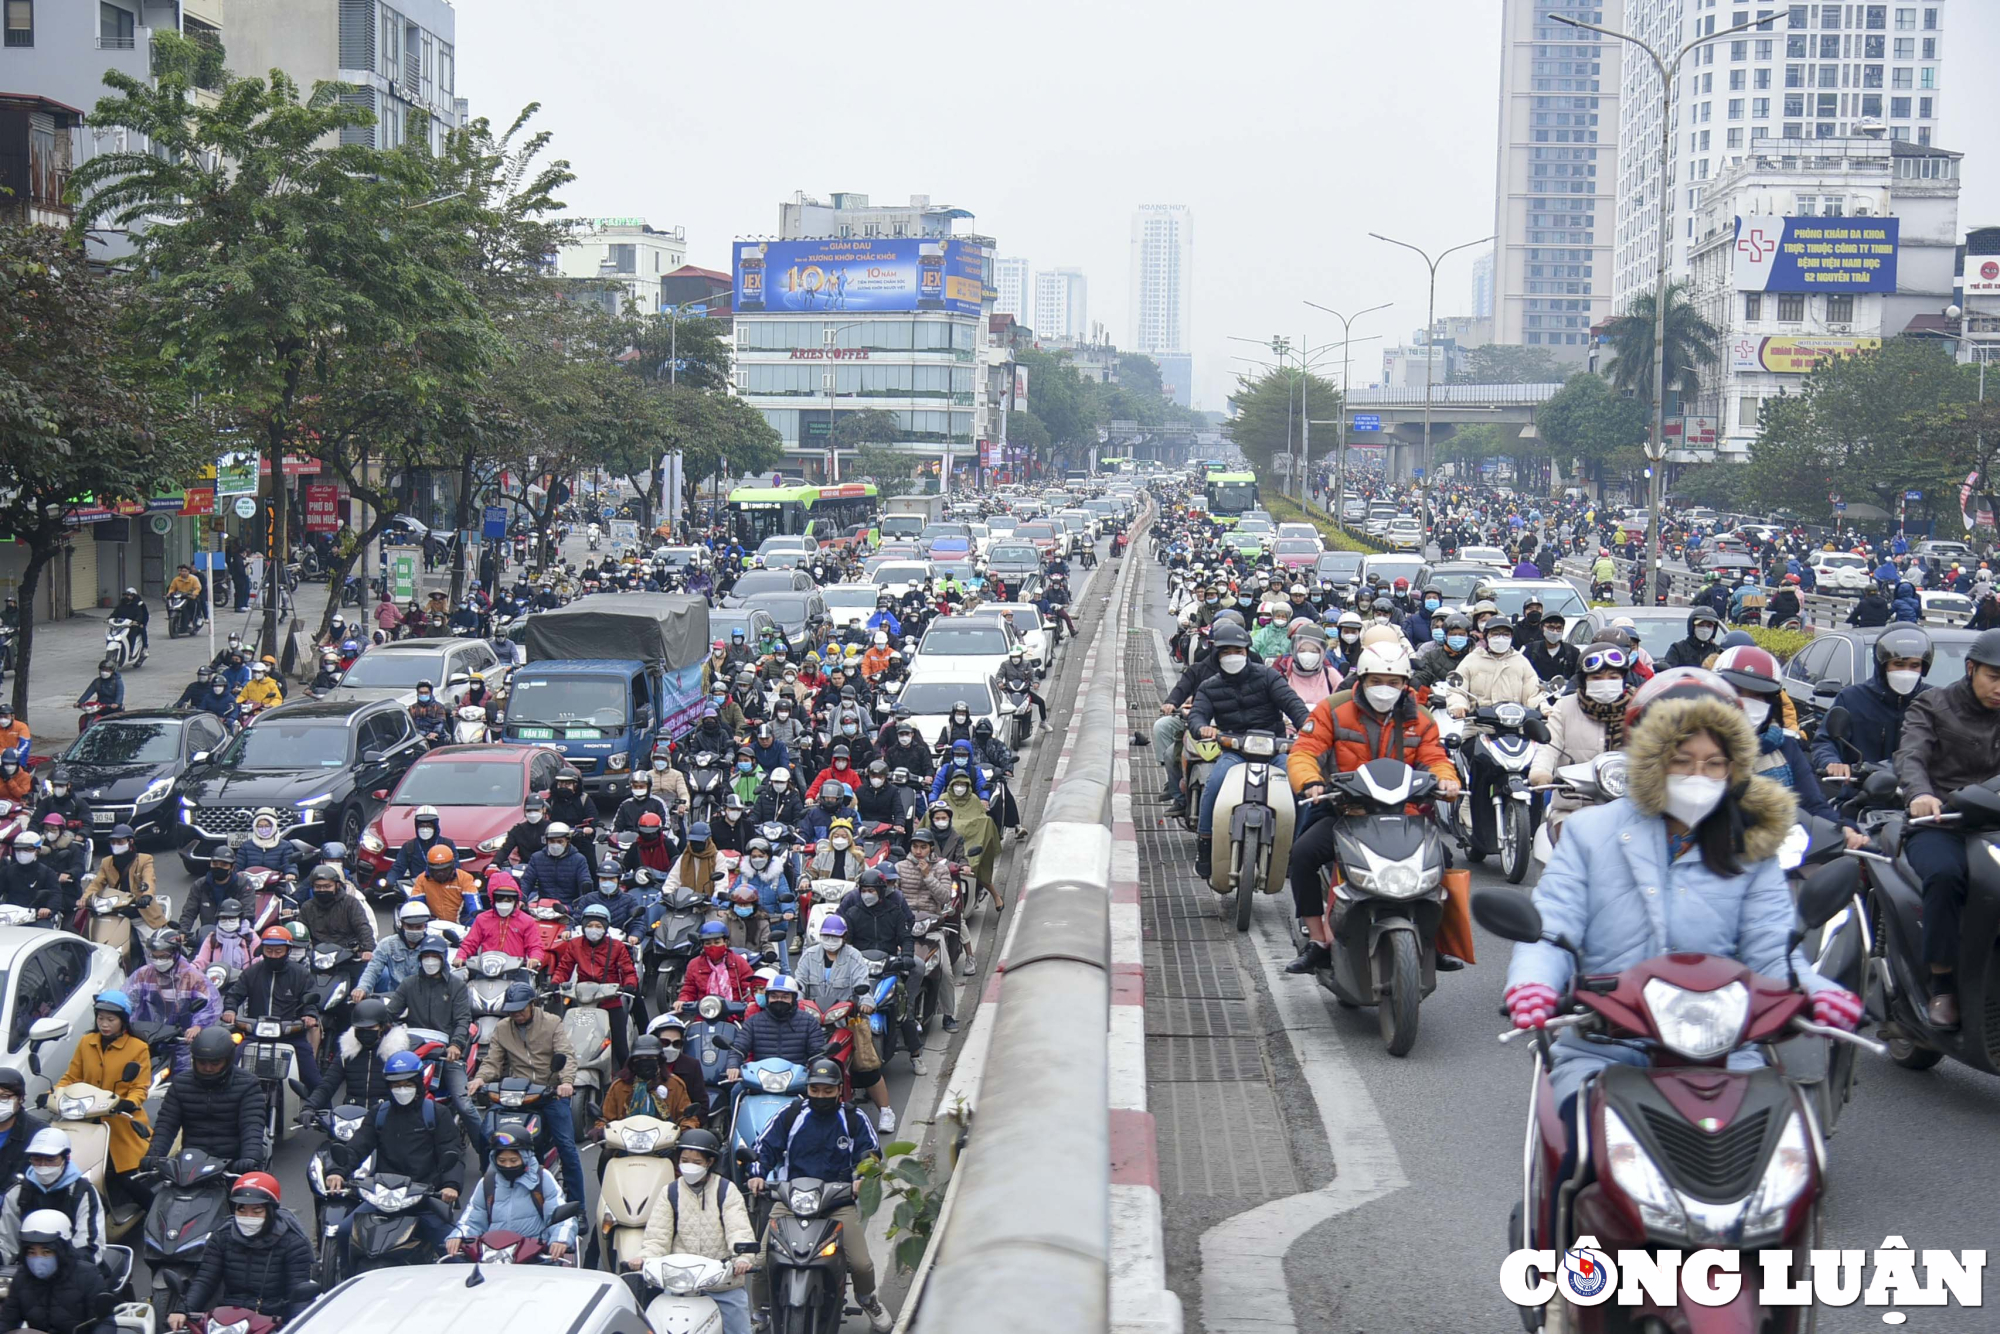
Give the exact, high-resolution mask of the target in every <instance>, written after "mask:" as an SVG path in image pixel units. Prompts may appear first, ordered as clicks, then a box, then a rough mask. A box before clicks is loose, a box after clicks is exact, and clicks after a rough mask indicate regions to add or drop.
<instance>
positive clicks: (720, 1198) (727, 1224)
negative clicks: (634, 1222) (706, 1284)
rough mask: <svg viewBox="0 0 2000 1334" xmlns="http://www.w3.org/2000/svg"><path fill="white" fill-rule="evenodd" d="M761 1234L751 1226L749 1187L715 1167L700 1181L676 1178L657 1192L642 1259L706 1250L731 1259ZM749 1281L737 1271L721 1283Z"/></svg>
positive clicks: (709, 1254) (705, 1253)
mask: <svg viewBox="0 0 2000 1334" xmlns="http://www.w3.org/2000/svg"><path fill="white" fill-rule="evenodd" d="M755 1240H757V1233H756V1232H755V1230H753V1229H752V1228H751V1226H750V1214H749V1212H748V1211H747V1210H746V1209H745V1208H744V1205H743V1192H742V1191H741V1190H739V1189H737V1187H736V1185H735V1184H734V1183H733V1182H731V1181H730V1180H729V1179H728V1178H727V1177H724V1176H721V1175H719V1174H718V1173H715V1172H710V1173H709V1174H708V1175H707V1176H706V1177H705V1178H703V1180H702V1182H701V1184H700V1185H698V1186H695V1185H689V1184H688V1183H687V1182H686V1181H684V1180H682V1181H670V1182H668V1183H667V1188H666V1189H665V1190H663V1191H661V1192H660V1193H659V1194H658V1195H656V1196H655V1197H654V1198H653V1212H652V1213H650V1214H648V1215H647V1217H646V1236H645V1240H644V1241H643V1242H641V1243H640V1246H639V1256H640V1258H641V1259H652V1258H654V1257H655V1256H661V1255H700V1256H705V1257H706V1258H708V1259H710V1260H720V1261H722V1262H723V1263H725V1264H731V1263H733V1262H734V1261H735V1259H736V1247H738V1246H740V1245H743V1244H745V1243H748V1242H754V1241H755ZM742 1285H743V1279H742V1276H741V1275H738V1274H736V1273H734V1272H733V1271H732V1272H731V1274H730V1277H729V1278H728V1279H727V1280H725V1281H724V1282H721V1283H718V1284H717V1285H716V1286H715V1290H716V1291H727V1290H729V1289H731V1288H738V1287H741V1286H742Z"/></svg>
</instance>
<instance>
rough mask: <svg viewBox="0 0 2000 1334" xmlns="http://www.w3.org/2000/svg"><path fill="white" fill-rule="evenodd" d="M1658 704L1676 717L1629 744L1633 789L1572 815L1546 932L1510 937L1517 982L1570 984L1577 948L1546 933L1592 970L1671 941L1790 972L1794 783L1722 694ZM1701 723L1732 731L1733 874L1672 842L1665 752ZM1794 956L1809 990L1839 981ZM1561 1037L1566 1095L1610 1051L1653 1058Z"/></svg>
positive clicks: (1655, 951) (1735, 1061)
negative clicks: (1738, 824)
mask: <svg viewBox="0 0 2000 1334" xmlns="http://www.w3.org/2000/svg"><path fill="white" fill-rule="evenodd" d="M1661 709H1668V710H1671V711H1672V713H1673V716H1674V717H1675V718H1676V719H1677V720H1678V721H1677V722H1676V723H1675V724H1674V725H1668V726H1659V727H1643V726H1642V727H1641V729H1639V730H1638V731H1637V732H1636V733H1635V734H1634V735H1633V736H1632V737H1631V738H1630V740H1629V741H1628V743H1627V747H1626V749H1627V753H1628V755H1630V757H1631V767H1630V768H1629V770H1628V771H1627V772H1628V775H1629V779H1630V784H1631V791H1630V794H1629V795H1627V796H1624V797H1621V798H1619V799H1618V800H1616V801H1613V802H1610V803H1607V804H1606V805H1602V806H1595V807H1592V808H1591V809H1589V810H1583V811H1578V812H1576V813H1575V814H1574V815H1572V816H1570V817H1569V819H1568V820H1567V821H1565V822H1564V824H1563V836H1562V838H1561V839H1560V840H1559V841H1558V842H1557V843H1556V845H1555V855H1554V856H1553V857H1552V858H1551V859H1550V861H1549V864H1548V866H1547V868H1546V869H1545V870H1543V872H1542V876H1541V880H1540V882H1539V883H1537V884H1536V886H1535V891H1534V898H1535V906H1536V907H1537V908H1539V909H1540V910H1541V914H1542V926H1543V931H1544V933H1545V937H1546V940H1545V941H1543V942H1537V943H1533V944H1526V945H1516V946H1515V947H1514V953H1513V958H1512V961H1511V962H1510V963H1509V965H1508V968H1507V985H1508V986H1509V987H1513V986H1516V985H1519V984H1521V983H1526V982H1539V983H1542V984H1544V985H1546V986H1548V987H1551V988H1553V989H1554V990H1555V991H1556V992H1557V993H1558V994H1560V993H1562V992H1563V991H1564V990H1565V989H1566V988H1567V987H1568V985H1569V981H1570V975H1571V971H1572V961H1571V958H1570V955H1569V953H1568V952H1567V951H1565V950H1563V949H1561V948H1559V947H1557V946H1555V945H1553V944H1549V943H1546V941H1547V940H1553V939H1554V938H1555V937H1556V936H1558V935H1562V936H1567V937H1568V938H1569V939H1570V940H1572V941H1575V942H1576V943H1577V944H1578V946H1579V948H1580V949H1581V950H1582V953H1583V958H1582V964H1581V966H1582V971H1584V972H1585V973H1591V974H1599V973H1616V972H1619V971H1621V970H1623V969H1626V968H1630V967H1632V966H1633V965H1634V964H1637V963H1641V962H1643V961H1645V960H1647V959H1652V958H1657V957H1658V956H1660V955H1662V954H1665V953H1668V952H1669V951H1676V950H1689V951H1693V952H1695V953H1700V954H1715V955H1720V956H1722V957H1725V958H1731V959H1736V960H1738V961H1740V962H1741V963H1743V964H1744V965H1745V966H1747V967H1749V968H1751V969H1752V970H1754V971H1756V972H1758V973H1760V974H1762V975H1763V976H1765V977H1769V978H1775V979H1780V980H1782V979H1783V978H1784V977H1785V975H1786V972H1785V969H1786V957H1785V951H1786V945H1787V944H1788V942H1789V940H1790V932H1791V929H1792V925H1793V922H1794V921H1795V920H1796V917H1797V914H1796V912H1795V911H1794V909H1793V906H1792V895H1791V891H1790V889H1789V888H1787V886H1786V884H1785V873H1784V871H1783V870H1782V869H1781V868H1780V867H1779V865H1778V863H1777V861H1776V860H1775V857H1776V854H1777V851H1778V846H1779V845H1780V844H1781V843H1782V842H1783V841H1784V838H1785V835H1786V834H1787V833H1788V832H1789V831H1790V829H1791V827H1792V824H1793V822H1794V819H1795V817H1796V813H1797V808H1796V806H1795V804H1794V802H1793V800H1792V794H1791V793H1790V792H1789V791H1787V790H1786V789H1785V788H1783V787H1780V786H1779V785H1778V784H1776V783H1774V782H1772V781H1771V780H1769V779H1766V778H1758V777H1756V776H1755V775H1753V774H1752V773H1751V772H1750V766H1751V765H1752V764H1753V763H1754V762H1755V754H1756V749H1757V747H1756V742H1755V741H1754V740H1753V739H1752V738H1751V736H1750V729H1749V723H1748V722H1747V721H1746V720H1745V719H1744V717H1743V715H1742V714H1741V713H1740V712H1738V711H1736V710H1735V709H1733V708H1730V707H1729V706H1727V705H1724V704H1722V703H1721V702H1720V701H1716V700H1708V699H1702V700H1686V701H1680V700H1670V701H1661V702H1659V703H1656V704H1655V705H1654V706H1653V709H1652V710H1651V711H1649V714H1648V720H1649V721H1650V720H1651V718H1652V716H1653V715H1654V714H1655V713H1657V712H1658V711H1659V710H1661ZM1663 721H1666V718H1664V717H1663ZM1696 728H1700V729H1706V730H1709V731H1712V732H1714V733H1715V734H1717V735H1724V734H1728V735H1729V736H1731V737H1732V738H1733V744H1730V746H1729V749H1730V751H1731V753H1732V756H1733V757H1734V760H1733V764H1732V772H1731V783H1732V786H1738V785H1740V788H1741V795H1740V796H1739V797H1737V798H1736V799H1735V809H1736V811H1737V814H1738V816H1739V817H1740V818H1741V820H1742V822H1743V850H1742V852H1741V853H1740V854H1739V858H1738V860H1739V864H1740V867H1741V870H1740V871H1739V872H1738V873H1737V874H1736V875H1733V876H1722V875H1717V874H1716V873H1714V872H1713V871H1710V870H1709V869H1708V867H1707V866H1706V865H1705V864H1704V863H1703V861H1702V859H1701V854H1700V852H1699V851H1698V850H1697V851H1690V852H1688V853H1686V854H1684V855H1683V856H1681V857H1680V858H1679V859H1677V860H1672V859H1670V854H1669V852H1668V845H1667V826H1666V821H1665V820H1664V819H1663V818H1661V814H1660V813H1661V811H1662V810H1664V809H1665V806H1666V794H1667V781H1666V767H1667V760H1668V757H1669V755H1670V754H1671V753H1672V749H1673V747H1675V746H1677V745H1678V744H1679V743H1680V741H1681V739H1682V738H1683V737H1685V736H1686V735H1687V733H1688V731H1690V730H1693V729H1696ZM1792 962H1793V964H1794V965H1795V966H1796V967H1797V969H1798V975H1799V979H1800V984H1801V986H1803V987H1804V988H1805V990H1807V991H1808V992H1814V991H1819V990H1823V989H1825V988H1827V987H1828V986H1830V985H1831V984H1830V983H1828V982H1826V981H1825V980H1824V979H1822V978H1820V977H1819V976H1818V975H1817V974H1815V973H1813V971H1812V969H1811V968H1810V967H1809V966H1808V965H1807V963H1806V961H1805V960H1804V958H1803V957H1802V956H1795V957H1794V959H1793V961H1792ZM1555 1046H1556V1059H1555V1065H1554V1068H1553V1069H1552V1071H1551V1076H1550V1077H1551V1080H1552V1081H1553V1083H1554V1087H1555V1095H1556V1097H1557V1098H1558V1099H1562V1098H1566V1097H1568V1096H1570V1095H1571V1094H1573V1093H1575V1092H1576V1091H1577V1089H1578V1088H1580V1087H1581V1086H1582V1083H1583V1080H1584V1078H1585V1077H1586V1076H1587V1075H1589V1074H1591V1073H1592V1072H1594V1071H1596V1070H1599V1069H1602V1068H1603V1067H1604V1066H1605V1065H1607V1064H1609V1063H1611V1062H1612V1061H1618V1062H1621V1063H1624V1064H1628V1065H1641V1064H1644V1062H1645V1056H1644V1054H1643V1053H1641V1052H1638V1051H1634V1050H1631V1049H1628V1048H1624V1047H1610V1046H1605V1045H1603V1044H1597V1043H1585V1042H1584V1041H1582V1040H1581V1039H1579V1038H1576V1037H1575V1036H1574V1035H1573V1034H1570V1033H1565V1034H1564V1035H1563V1036H1562V1038H1561V1039H1559V1040H1558V1041H1557V1042H1556V1044H1555ZM1730 1059H1731V1064H1732V1066H1734V1067H1738V1068H1741V1067H1743V1066H1746V1065H1748V1066H1754V1065H1756V1064H1758V1063H1759V1062H1758V1058H1757V1057H1756V1055H1755V1054H1754V1053H1744V1052H1739V1053H1737V1054H1736V1055H1734V1056H1732V1057H1731V1058H1730Z"/></svg>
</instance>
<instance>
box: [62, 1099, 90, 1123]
mask: <svg viewBox="0 0 2000 1334" xmlns="http://www.w3.org/2000/svg"><path fill="white" fill-rule="evenodd" d="M58 1110H60V1111H61V1112H62V1119H63V1120H65V1121H80V1120H82V1119H83V1117H84V1115H85V1113H87V1112H89V1111H90V1100H89V1099H88V1098H64V1099H63V1100H62V1101H61V1102H60V1103H59V1104H58Z"/></svg>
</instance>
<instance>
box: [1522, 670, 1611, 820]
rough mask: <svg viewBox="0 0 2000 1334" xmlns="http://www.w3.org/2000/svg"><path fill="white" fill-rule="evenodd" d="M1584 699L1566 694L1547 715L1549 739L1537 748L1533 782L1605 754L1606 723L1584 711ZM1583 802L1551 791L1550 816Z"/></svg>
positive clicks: (1572, 808) (1530, 771)
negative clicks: (1558, 770) (1566, 767)
mask: <svg viewBox="0 0 2000 1334" xmlns="http://www.w3.org/2000/svg"><path fill="white" fill-rule="evenodd" d="M1582 701H1583V696H1581V695H1564V696H1563V697H1562V698H1561V699H1560V700H1558V701H1557V702H1556V706H1555V707H1554V708H1553V709H1550V710H1549V711H1548V713H1547V714H1546V715H1545V716H1544V719H1543V721H1545V722H1546V723H1547V724H1548V727H1549V739H1548V741H1546V742H1545V743H1543V744H1542V745H1540V746H1538V747H1536V749H1535V759H1534V763H1533V764H1532V765H1530V766H1529V772H1528V780H1529V781H1530V782H1533V783H1546V782H1549V781H1550V780H1551V779H1553V778H1554V777H1555V772H1556V770H1557V769H1560V768H1562V767H1563V766H1564V765H1569V764H1585V763H1588V762H1589V761H1591V760H1594V759H1596V758H1597V757H1598V756H1599V755H1602V754H1603V753H1604V724H1603V723H1600V722H1598V721H1597V719H1595V718H1593V717H1591V716H1590V715H1589V714H1587V713H1585V712H1584V711H1583V702H1582ZM1582 804H1583V803H1582V802H1580V801H1578V800H1577V799H1576V798H1575V797H1571V796H1565V795H1564V794H1563V793H1561V792H1552V793H1550V794H1549V814H1551V815H1558V814H1563V813H1566V812H1569V811H1573V810H1576V809H1577V808H1578V807H1580V806H1581V805H1582Z"/></svg>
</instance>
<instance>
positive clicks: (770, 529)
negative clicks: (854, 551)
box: [729, 482, 882, 551]
mask: <svg viewBox="0 0 2000 1334" xmlns="http://www.w3.org/2000/svg"><path fill="white" fill-rule="evenodd" d="M881 512H882V499H881V495H880V493H879V492H878V491H877V490H876V488H875V484H874V483H873V482H843V483H841V484H840V485H838V486H743V487H738V488H737V489H736V490H734V491H731V492H730V493H729V515H730V525H731V527H732V528H734V529H735V532H736V540H737V541H738V542H740V543H742V544H743V546H744V547H745V548H746V549H748V550H752V551H754V550H756V548H757V547H758V545H759V544H760V543H762V542H763V541H764V539H766V538H770V537H814V538H818V539H819V541H820V544H821V545H822V546H828V545H832V546H851V545H853V544H854V542H855V541H856V539H857V538H859V539H864V540H865V539H866V537H867V534H868V530H869V529H871V528H873V527H874V526H875V524H876V522H877V520H878V519H879V517H880V515H881Z"/></svg>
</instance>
